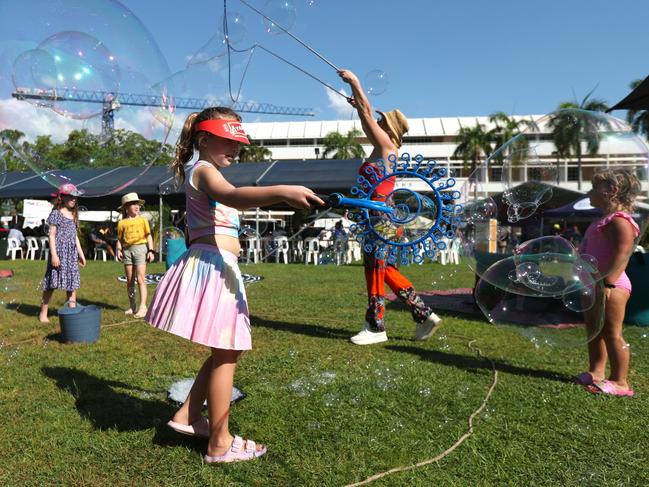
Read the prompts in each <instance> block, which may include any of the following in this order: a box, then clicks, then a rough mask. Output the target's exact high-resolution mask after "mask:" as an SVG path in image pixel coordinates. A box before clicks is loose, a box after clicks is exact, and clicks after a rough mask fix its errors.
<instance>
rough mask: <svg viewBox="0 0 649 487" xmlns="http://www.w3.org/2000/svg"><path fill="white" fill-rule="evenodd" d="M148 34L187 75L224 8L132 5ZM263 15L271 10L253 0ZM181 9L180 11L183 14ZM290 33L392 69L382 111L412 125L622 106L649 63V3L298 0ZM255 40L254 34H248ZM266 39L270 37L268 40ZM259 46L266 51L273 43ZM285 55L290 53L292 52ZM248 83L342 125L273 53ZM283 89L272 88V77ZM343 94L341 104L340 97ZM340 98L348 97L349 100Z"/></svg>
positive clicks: (352, 62) (234, 1) (340, 56)
mask: <svg viewBox="0 0 649 487" xmlns="http://www.w3.org/2000/svg"><path fill="white" fill-rule="evenodd" d="M124 3H125V4H126V5H127V6H128V7H129V8H131V9H132V11H133V12H134V13H135V14H136V15H138V16H139V17H140V18H141V19H142V21H143V22H144V23H145V24H146V25H147V26H149V28H150V30H151V32H152V34H153V36H154V37H155V38H156V40H157V41H158V43H159V45H160V47H161V49H162V51H163V52H164V53H165V54H166V56H167V58H168V61H169V64H170V66H171V67H172V70H174V69H176V68H179V67H180V66H182V63H183V61H184V59H185V57H186V56H187V54H188V53H190V52H192V51H193V50H194V49H195V48H196V46H197V44H198V42H196V41H197V40H198V39H200V38H201V37H202V36H205V33H206V32H209V31H210V30H212V29H213V28H214V24H215V21H216V20H217V19H218V18H220V14H221V10H222V2H221V1H218V0H216V1H215V0H211V1H205V0H194V1H192V2H191V7H190V8H187V5H188V3H186V2H176V1H174V0H169V1H167V2H164V4H165V5H166V6H167V8H160V7H159V4H160V2H153V1H148V0H125V2H124ZM250 3H252V4H253V5H255V6H257V7H263V6H264V4H265V2H264V1H263V0H262V1H259V0H250ZM175 4H177V5H178V7H175ZM295 4H296V7H297V12H298V14H297V20H296V23H295V26H294V28H293V32H294V33H295V34H296V35H297V36H299V37H301V38H302V39H303V40H305V41H306V42H307V43H309V44H311V45H312V46H313V47H314V48H315V49H316V50H318V51H320V52H321V53H322V54H323V55H324V56H325V57H327V58H328V59H330V60H331V61H332V62H333V63H334V64H336V65H337V66H340V67H348V68H350V69H352V70H354V71H356V72H357V74H358V75H359V77H360V78H361V79H363V77H364V75H365V74H366V73H367V72H369V71H371V70H372V69H382V70H384V71H385V72H386V73H387V75H388V78H389V80H390V84H389V87H388V89H387V90H386V92H385V93H384V94H382V95H380V96H376V97H373V98H372V102H373V103H374V104H375V105H376V106H378V107H381V108H384V109H389V108H392V107H400V108H401V109H402V110H403V111H404V112H405V113H407V114H408V115H409V116H411V117H423V116H455V115H457V116H465V115H485V114H489V113H492V112H494V111H497V110H502V111H505V112H507V113H516V114H526V113H546V112H549V111H551V110H552V109H554V108H555V107H556V106H557V104H558V103H559V102H561V101H563V100H569V99H572V98H573V97H574V96H575V95H576V96H577V97H578V98H581V97H583V96H585V95H586V94H587V93H588V92H589V91H590V90H592V89H593V88H596V89H595V93H594V95H595V96H597V97H599V98H603V99H604V100H606V101H608V102H609V103H611V104H612V103H614V102H615V101H617V100H618V99H620V98H621V97H623V96H625V95H626V94H627V93H628V84H629V82H630V81H631V80H633V79H636V78H644V77H645V76H647V75H649V63H647V61H646V53H647V48H648V47H649V34H648V33H647V29H646V21H647V19H648V18H649V3H648V2H643V1H637V0H636V1H628V0H626V1H625V0H622V1H615V2H612V1H602V0H570V1H565V0H554V1H539V2H528V1H524V0H523V1H521V0H515V1H513V0H494V1H491V2H486V1H482V0H454V1H452V2H450V1H449V2H439V1H431V0H428V1H425V0H403V1H401V2H395V1H385V0H378V1H373V0H353V1H350V0H317V3H316V5H315V6H314V7H308V4H307V0H296V1H295ZM228 6H229V8H230V9H231V10H236V11H238V12H240V13H241V14H242V15H244V17H245V18H246V21H247V23H248V24H254V23H260V22H261V20H260V19H259V18H258V17H257V16H256V14H254V13H253V12H252V11H250V10H249V9H247V8H246V7H245V6H244V5H242V4H241V3H240V2H239V1H238V0H229V2H228ZM248 30H249V31H250V34H252V33H253V28H252V27H251V28H249V29H248ZM262 34H263V33H262ZM268 37H273V36H271V35H269V34H266V36H265V37H264V36H260V37H257V39H258V40H259V41H260V42H261V43H262V44H264V43H265V42H268V43H270V41H271V40H272V41H274V40H276V39H268ZM296 47H298V46H296ZM302 51H303V52H299V51H294V50H291V51H290V53H291V54H293V55H294V56H295V57H294V58H293V59H296V60H297V61H299V62H300V63H301V65H302V66H304V67H305V68H307V69H312V70H313V71H314V72H316V73H318V75H322V76H326V80H327V81H329V82H331V83H332V84H333V86H335V87H336V88H342V87H343V86H344V85H343V84H341V83H340V82H338V80H337V78H336V75H335V73H334V72H333V70H331V69H330V68H328V67H327V66H326V65H324V64H323V63H322V62H320V61H319V60H318V59H317V58H315V56H313V55H311V54H309V53H308V52H306V51H304V50H303V49H302ZM285 52H289V50H288V49H287V50H286V51H285ZM255 62H257V63H258V64H257V65H255V66H254V69H252V68H251V70H250V72H249V74H248V76H247V78H246V80H245V84H244V93H245V95H247V96H248V97H250V98H252V99H257V100H259V101H266V102H270V103H275V104H280V105H293V106H304V107H313V108H315V109H316V110H317V111H318V118H325V119H326V118H335V117H336V116H337V114H336V113H335V112H334V110H333V109H332V108H331V106H330V100H329V97H328V96H327V94H326V89H325V88H323V87H322V86H321V85H319V84H318V83H316V82H314V81H312V80H311V79H309V78H307V77H306V76H304V75H302V74H299V73H294V72H292V70H293V68H291V67H289V66H286V65H283V64H281V63H279V62H277V61H275V60H272V59H268V56H265V57H264V56H261V55H260V56H259V58H258V59H255V60H253V63H255ZM270 71H275V72H278V73H281V74H284V75H285V79H286V83H285V84H282V83H281V79H280V82H279V83H277V84H275V85H274V86H273V87H272V90H271V89H269V88H268V86H265V79H266V76H267V73H268V72H270ZM335 97H336V96H335V95H334V98H335ZM341 99H342V98H341Z"/></svg>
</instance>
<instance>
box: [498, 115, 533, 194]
mask: <svg viewBox="0 0 649 487" xmlns="http://www.w3.org/2000/svg"><path fill="white" fill-rule="evenodd" d="M489 121H490V122H491V123H493V124H494V125H495V127H494V128H493V129H491V130H490V131H489V137H490V138H491V140H492V141H493V142H494V144H495V147H496V148H498V147H501V146H502V145H503V144H505V143H506V142H509V141H511V142H510V144H509V145H508V146H507V147H505V148H503V150H502V151H498V152H497V153H496V154H495V155H494V157H493V159H492V161H494V162H498V163H499V164H503V162H504V161H505V160H508V161H509V165H508V167H507V180H508V181H509V182H511V179H512V172H511V171H512V166H516V165H520V164H522V163H524V162H525V160H526V155H527V153H528V149H529V141H528V140H527V137H524V136H520V137H517V138H516V139H514V137H516V136H517V135H519V134H521V132H523V131H524V130H525V129H527V128H533V127H535V126H536V124H535V123H534V122H533V121H531V120H524V119H520V120H516V119H515V118H514V117H510V116H509V115H507V114H506V113H505V112H496V113H493V114H491V115H490V116H489ZM512 139H513V140H512Z"/></svg>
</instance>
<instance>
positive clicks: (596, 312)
mask: <svg viewBox="0 0 649 487" xmlns="http://www.w3.org/2000/svg"><path fill="white" fill-rule="evenodd" d="M601 294H602V282H601V278H600V275H599V272H598V268H597V261H596V259H595V258H594V257H592V256H589V255H581V254H580V253H579V251H578V250H577V249H576V248H575V247H574V246H573V245H572V244H571V243H570V242H568V241H567V240H566V239H564V238H562V237H559V236H546V237H539V238H536V239H533V240H530V241H527V242H525V243H523V244H521V245H519V246H518V247H516V249H515V250H514V254H513V255H512V256H511V257H505V258H503V259H501V260H498V261H496V262H494V263H493V264H492V265H490V266H489V267H488V268H486V269H485V270H484V272H482V273H481V274H480V279H479V280H478V282H477V284H476V288H475V294H474V296H475V300H476V304H477V305H478V306H479V307H480V309H481V310H482V312H483V313H484V315H485V316H486V317H487V319H488V320H489V321H490V322H491V323H496V324H503V325H507V326H513V327H515V328H516V329H517V330H518V331H520V332H521V333H522V334H523V335H524V336H526V337H528V338H529V339H530V340H531V341H532V342H533V343H543V344H547V345H558V346H563V345H579V344H582V343H585V342H587V341H589V340H591V339H592V338H594V337H595V336H596V335H598V334H599V332H600V331H601V327H602V324H603V309H604V300H603V299H601ZM598 295H599V296H600V299H598V298H597V297H598ZM583 313H586V314H587V315H588V318H589V319H588V322H589V326H587V327H586V328H585V333H584V330H582V329H580V328H578V327H577V326H576V325H575V324H576V323H581V322H582V314H583ZM570 328H576V329H575V330H569V329H570Z"/></svg>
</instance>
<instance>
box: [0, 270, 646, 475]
mask: <svg viewBox="0 0 649 487" xmlns="http://www.w3.org/2000/svg"><path fill="white" fill-rule="evenodd" d="M0 267H10V268H13V269H14V270H15V272H16V277H15V278H14V281H16V283H17V284H18V285H20V289H21V295H20V298H19V302H20V307H19V308H18V309H17V310H15V309H10V310H7V309H2V310H0V313H1V314H0V411H1V412H2V422H0V485H2V486H25V485H38V486H41V485H52V486H60V485H75V486H111V487H112V486H122V485H124V486H126V485H128V486H131V485H136V486H158V485H160V486H181V485H182V486H184V485H196V486H203V485H215V486H221V485H246V486H248V485H279V486H305V485H309V486H311V485H313V486H341V485H346V484H349V483H352V482H356V481H360V480H363V479H365V478H367V477H369V476H370V475H373V474H375V473H378V472H382V471H385V470H388V469H390V468H393V467H396V466H405V465H411V464H414V463H417V462H420V461H423V460H426V459H428V458H432V457H434V456H436V455H438V454H439V453H441V452H443V451H444V450H446V449H447V448H449V447H450V446H451V445H452V444H453V443H454V442H455V441H456V440H457V438H459V437H460V436H461V435H462V434H463V433H464V432H465V431H466V430H467V418H468V416H469V415H470V414H471V413H472V412H473V411H475V410H476V409H477V408H478V407H479V406H480V404H481V403H482V401H483V398H484V397H485V394H486V392H487V390H488V388H489V386H490V384H491V382H492V378H493V373H492V369H491V364H490V362H489V360H486V359H482V358H479V357H478V356H477V355H476V353H475V351H474V350H472V349H471V348H469V342H470V340H475V342H474V345H475V346H477V347H479V348H480V350H481V351H482V353H483V354H484V356H486V357H488V358H489V359H491V360H493V361H494V362H495V364H496V367H497V369H498V371H499V372H498V374H499V375H498V383H497V385H496V388H495V391H494V393H493V395H492V397H491V399H490V400H489V402H488V403H487V407H486V408H485V409H484V411H483V412H482V413H481V414H480V415H478V416H477V417H476V420H475V424H474V428H475V429H474V434H473V435H472V436H471V437H469V438H468V439H467V440H466V441H465V442H464V443H463V444H462V445H461V446H459V447H458V448H457V449H456V450H455V451H454V452H453V453H451V454H450V455H448V456H446V457H445V458H444V459H442V460H441V461H440V462H437V463H434V464H432V465H428V466H424V467H421V468H417V469H414V470H411V471H408V472H404V473H397V474H394V475H390V476H388V477H385V478H383V479H381V480H379V481H377V482H375V483H374V484H373V485H404V486H405V485H407V486H411V485H421V486H471V487H472V486H501V485H508V486H572V485H574V486H595V485H597V486H600V485H601V486H617V485H629V486H646V485H649V466H648V465H649V463H648V460H649V454H648V453H647V451H648V446H647V445H649V428H648V427H647V416H648V415H649V394H647V393H646V391H647V390H648V389H649V380H648V378H647V377H648V374H647V373H648V372H649V358H648V352H649V338H647V336H646V335H647V334H649V329H644V330H643V329H642V328H633V327H631V328H628V330H627V331H626V338H627V340H628V341H629V342H630V343H631V345H632V348H631V350H632V353H633V356H632V372H631V376H630V382H631V384H632V385H633V386H634V388H635V389H636V392H637V394H636V397H634V398H631V399H622V398H611V397H602V396H592V395H590V394H588V393H586V392H585V391H583V390H582V389H581V388H579V387H576V386H574V385H571V384H570V383H568V380H569V378H570V377H571V376H572V375H574V374H576V373H578V372H581V371H583V370H584V367H585V365H586V350H585V347H580V348H568V349H565V348H564V349H552V348H550V349H547V348H546V349H544V348H540V349H536V348H535V347H534V346H533V345H532V344H531V343H530V341H529V339H526V338H524V337H523V336H521V335H519V334H518V333H516V332H514V331H512V330H511V329H507V328H499V327H496V326H493V325H490V324H488V323H487V322H485V321H483V320H475V319H466V317H462V316H455V315H451V314H444V313H443V312H441V313H440V314H441V315H442V317H443V318H444V326H443V328H442V329H441V330H440V331H439V332H438V334H437V335H434V336H433V337H432V338H431V339H430V340H428V341H426V342H414V341H412V340H411V336H412V335H413V333H414V326H413V323H412V321H411V319H410V315H409V313H408V312H407V311H406V310H404V309H402V308H401V307H400V306H399V305H396V304H390V305H389V307H388V311H387V325H388V335H389V337H390V339H389V341H388V342H386V343H383V344H380V345H374V346H370V347H357V346H354V345H352V344H351V343H350V342H349V341H348V338H349V336H351V335H352V334H354V333H355V332H357V331H358V329H359V327H360V325H361V324H362V321H363V312H364V305H365V302H366V298H365V293H364V281H363V277H362V268H361V267H360V266H348V267H339V268H336V267H331V266H319V267H313V266H308V267H305V266H302V265H288V266H287V265H280V264H260V265H248V266H242V270H243V272H248V273H253V274H259V275H262V276H264V280H263V281H261V282H258V283H254V284H251V285H250V286H248V288H247V289H248V297H249V302H250V309H251V310H252V323H253V339H254V347H255V348H254V350H253V351H252V352H250V353H247V354H245V356H244V357H243V359H242V360H241V362H240V365H239V369H238V371H237V375H236V377H235V384H236V385H237V386H238V387H240V388H241V389H243V391H245V392H246V393H247V397H246V398H245V399H243V400H242V401H240V402H238V403H237V404H236V405H234V406H233V408H232V416H231V430H232V432H233V433H237V434H242V435H244V436H245V437H250V438H253V439H255V440H257V441H259V442H263V443H266V444H267V445H268V447H269V453H268V454H267V455H266V456H265V457H263V458H261V459H259V460H257V461H252V462H244V463H241V464H233V465H221V466H213V465H206V464H204V463H203V461H202V458H201V457H202V454H203V453H204V449H205V446H206V443H205V442H204V441H199V440H193V439H191V438H186V437H182V436H179V435H177V434H175V433H174V432H172V431H170V430H168V429H167V428H166V426H165V423H166V421H167V420H168V419H169V418H170V416H171V415H172V414H173V411H174V407H173V406H172V405H171V404H170V403H169V402H168V401H167V399H166V390H167V388H168V386H169V385H170V384H171V383H172V382H174V381H175V380H177V379H181V378H186V377H191V376H193V375H194V374H195V373H196V371H197V370H198V368H199V366H200V365H201V363H202V361H203V360H204V358H205V357H206V356H207V353H208V352H207V350H206V349H205V348H203V347H201V346H198V345H194V344H192V343H190V342H188V341H185V340H182V339H180V338H177V337H174V336H172V335H170V334H167V333H164V332H162V331H159V330H155V329H152V328H150V327H149V326H148V325H146V324H145V323H144V322H143V321H132V322H128V323H124V322H125V316H124V314H123V311H122V310H123V309H125V308H126V306H127V296H126V291H125V286H124V284H122V283H119V282H118V281H117V279H116V277H117V276H118V275H120V274H122V273H123V269H122V268H121V266H120V265H118V264H116V263H108V262H107V263H104V262H90V263H89V265H88V266H87V267H86V268H85V269H83V270H82V288H81V291H80V293H79V300H80V302H82V303H84V302H86V303H88V302H90V303H96V304H100V305H101V306H102V307H103V320H102V325H103V329H102V332H101V339H100V340H99V342H97V343H96V344H93V345H84V344H75V345H65V344H63V343H61V342H60V341H59V340H58V335H57V334H58V332H59V327H58V318H57V317H56V316H55V314H54V315H53V316H52V317H51V319H52V323H51V324H50V325H43V324H40V323H38V321H37V319H36V314H37V311H38V306H39V300H40V293H39V291H38V289H37V286H38V282H39V280H40V278H41V277H42V274H43V271H44V263H43V262H42V261H41V262H5V263H4V265H0ZM162 269H163V268H162V267H161V266H160V264H156V265H152V266H150V267H149V271H150V272H156V271H158V272H160V271H162ZM404 273H405V274H406V275H407V276H408V277H410V278H411V279H412V280H413V282H414V283H415V285H416V286H417V287H418V288H419V289H430V288H431V287H432V285H431V283H432V282H433V280H435V281H436V282H437V283H438V286H440V287H443V288H454V287H470V286H471V284H472V282H473V276H472V274H471V273H470V271H468V269H467V270H463V271H460V272H458V273H456V274H454V275H452V274H453V273H450V272H449V270H448V268H443V267H440V266H437V265H425V266H411V267H409V268H407V269H405V270H404ZM149 289H150V293H152V292H153V286H149ZM636 292H646V290H638V291H636ZM5 298H6V296H5ZM63 302H64V295H63V294H62V293H59V294H55V297H54V300H53V303H52V304H53V306H52V308H53V309H56V308H57V307H58V306H60V305H62V304H63ZM111 324H114V325H115V326H110V325H111Z"/></svg>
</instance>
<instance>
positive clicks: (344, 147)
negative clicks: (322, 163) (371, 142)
mask: <svg viewBox="0 0 649 487" xmlns="http://www.w3.org/2000/svg"><path fill="white" fill-rule="evenodd" d="M361 135H363V134H362V133H361V132H360V131H358V130H356V129H354V130H350V131H349V132H347V134H346V135H343V134H341V133H340V132H330V133H328V134H327V135H326V136H325V138H324V152H323V153H322V158H323V159H326V158H327V155H328V154H333V156H332V159H362V158H363V157H365V151H364V150H363V146H362V145H361V144H360V143H359V142H358V138H359V137H360V136H361Z"/></svg>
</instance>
